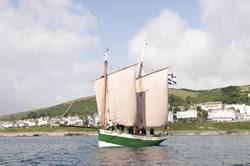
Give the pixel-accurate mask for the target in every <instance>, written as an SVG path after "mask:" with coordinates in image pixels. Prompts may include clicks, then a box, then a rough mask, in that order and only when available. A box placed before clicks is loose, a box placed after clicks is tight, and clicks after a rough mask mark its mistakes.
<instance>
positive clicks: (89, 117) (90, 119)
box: [87, 115, 95, 127]
mask: <svg viewBox="0 0 250 166" xmlns="http://www.w3.org/2000/svg"><path fill="white" fill-rule="evenodd" d="M87 119H88V127H92V126H94V124H95V119H94V117H93V116H92V115H88V118H87Z"/></svg>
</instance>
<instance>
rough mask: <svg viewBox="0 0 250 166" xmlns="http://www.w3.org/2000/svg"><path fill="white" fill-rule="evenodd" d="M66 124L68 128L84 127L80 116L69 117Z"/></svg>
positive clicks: (65, 120)
mask: <svg viewBox="0 0 250 166" xmlns="http://www.w3.org/2000/svg"><path fill="white" fill-rule="evenodd" d="M64 124H65V125H68V126H83V120H82V119H80V118H79V116H69V117H66V118H64Z"/></svg>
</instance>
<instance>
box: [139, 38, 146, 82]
mask: <svg viewBox="0 0 250 166" xmlns="http://www.w3.org/2000/svg"><path fill="white" fill-rule="evenodd" d="M146 45H147V43H146V41H144V44H143V48H142V54H141V62H140V69H139V74H138V78H140V77H141V74H142V68H143V59H144V52H145V47H146Z"/></svg>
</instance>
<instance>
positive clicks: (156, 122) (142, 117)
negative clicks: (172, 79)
mask: <svg viewBox="0 0 250 166" xmlns="http://www.w3.org/2000/svg"><path fill="white" fill-rule="evenodd" d="M167 79H168V73H167V69H162V70H159V71H156V72H153V73H151V74H148V75H145V76H142V77H140V78H138V79H137V80H136V91H137V104H138V105H137V109H138V111H137V117H138V119H139V122H138V121H137V123H139V124H142V126H146V127H160V126H164V125H165V124H166V123H167V114H168V95H167V94H168V83H167Z"/></svg>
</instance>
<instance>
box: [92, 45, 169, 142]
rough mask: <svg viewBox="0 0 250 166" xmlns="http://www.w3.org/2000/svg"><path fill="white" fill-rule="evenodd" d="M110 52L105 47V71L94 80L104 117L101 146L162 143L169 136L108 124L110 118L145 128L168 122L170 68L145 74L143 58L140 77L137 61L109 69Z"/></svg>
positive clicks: (99, 132) (112, 120) (125, 124)
mask: <svg viewBox="0 0 250 166" xmlns="http://www.w3.org/2000/svg"><path fill="white" fill-rule="evenodd" d="M107 54H108V50H107V51H105V61H104V74H103V76H101V77H100V78H97V79H96V80H95V81H94V86H95V91H96V101H97V108H98V114H99V117H100V127H99V128H98V143H99V147H110V146H127V147H142V146H155V145H159V144H160V143H161V142H163V141H164V140H166V137H165V136H160V135H158V136H156V135H142V134H141V135H140V134H138V133H137V134H133V133H131V132H130V133H126V132H122V131H119V130H114V129H107V126H108V123H109V122H112V123H114V124H119V125H123V126H127V127H129V126H130V128H131V127H132V128H133V126H134V127H135V126H136V128H141V129H142V128H144V129H145V128H155V127H163V126H165V125H166V124H167V115H168V95H167V94H168V73H167V68H163V69H160V70H157V71H154V72H152V73H148V74H146V75H142V74H141V71H142V67H143V60H141V63H140V70H139V76H138V77H136V67H137V66H138V65H137V64H134V65H130V66H127V67H125V68H123V69H120V70H118V71H115V72H112V73H108V72H107V65H108V60H107Z"/></svg>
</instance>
